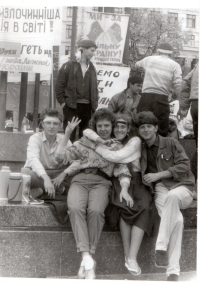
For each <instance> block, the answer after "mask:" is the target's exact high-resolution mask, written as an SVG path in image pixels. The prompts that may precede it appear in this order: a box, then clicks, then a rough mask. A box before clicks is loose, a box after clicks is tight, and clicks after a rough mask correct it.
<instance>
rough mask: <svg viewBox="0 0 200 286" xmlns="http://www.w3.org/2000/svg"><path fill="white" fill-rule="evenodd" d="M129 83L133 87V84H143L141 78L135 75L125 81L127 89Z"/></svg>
mask: <svg viewBox="0 0 200 286" xmlns="http://www.w3.org/2000/svg"><path fill="white" fill-rule="evenodd" d="M130 83H132V84H133V85H134V84H135V83H143V78H142V77H141V76H140V75H137V74H136V75H133V76H129V78H128V81H127V89H128V88H129V87H130Z"/></svg>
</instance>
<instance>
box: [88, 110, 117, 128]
mask: <svg viewBox="0 0 200 286" xmlns="http://www.w3.org/2000/svg"><path fill="white" fill-rule="evenodd" d="M103 119H106V120H108V121H110V122H111V123H112V126H113V125H114V122H115V115H114V113H113V112H112V111H110V110H108V109H107V108H100V109H98V110H96V111H95V113H94V114H93V116H92V118H91V119H90V122H89V127H90V128H91V129H92V130H94V131H97V129H96V124H97V121H99V120H103Z"/></svg>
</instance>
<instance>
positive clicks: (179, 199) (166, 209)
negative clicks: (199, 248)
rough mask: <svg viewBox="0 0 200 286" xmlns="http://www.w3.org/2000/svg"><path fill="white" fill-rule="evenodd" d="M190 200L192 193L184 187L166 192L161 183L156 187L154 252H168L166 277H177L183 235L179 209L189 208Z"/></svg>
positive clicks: (181, 217)
mask: <svg viewBox="0 0 200 286" xmlns="http://www.w3.org/2000/svg"><path fill="white" fill-rule="evenodd" d="M192 199H193V198H192V193H191V192H190V191H189V190H188V189H187V187H186V186H179V187H177V188H175V189H173V190H169V191H168V190H167V189H166V188H165V187H164V185H163V184H162V183H159V184H157V185H156V198H155V200H156V201H155V203H156V206H157V207H158V213H159V215H160V216H161V222H160V227H159V233H158V238H157V241H156V250H157V251H165V252H166V251H167V250H168V262H169V263H168V267H167V275H170V274H177V275H179V272H180V265H179V260H180V256H181V243H182V233H183V216H182V213H181V212H180V209H182V208H187V207H189V205H190V204H191V202H192Z"/></svg>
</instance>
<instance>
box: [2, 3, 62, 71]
mask: <svg viewBox="0 0 200 286" xmlns="http://www.w3.org/2000/svg"><path fill="white" fill-rule="evenodd" d="M61 25H62V9H61V8H60V7H53V8H52V7H51V8H47V7H44V8H42V7H18V6H14V7H1V8H0V70H2V71H11V72H29V73H51V71H52V46H54V45H61V32H60V31H61Z"/></svg>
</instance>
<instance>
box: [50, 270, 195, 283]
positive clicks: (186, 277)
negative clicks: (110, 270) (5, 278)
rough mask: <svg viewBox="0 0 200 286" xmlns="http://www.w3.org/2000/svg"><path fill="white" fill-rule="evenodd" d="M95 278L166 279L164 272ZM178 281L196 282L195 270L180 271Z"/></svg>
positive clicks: (74, 277) (66, 277)
mask: <svg viewBox="0 0 200 286" xmlns="http://www.w3.org/2000/svg"><path fill="white" fill-rule="evenodd" d="M48 278H51V279H52V278H53V279H56V278H59V279H60V278H61V279H71V280H72V279H77V277H76V276H63V277H48ZM96 279H97V280H119V281H120V280H136V281H166V275H165V274H164V273H148V274H141V275H139V276H133V275H131V274H111V275H97V277H96ZM179 281H180V282H183V281H184V282H197V275H196V271H190V272H181V273H180V276H179Z"/></svg>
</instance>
